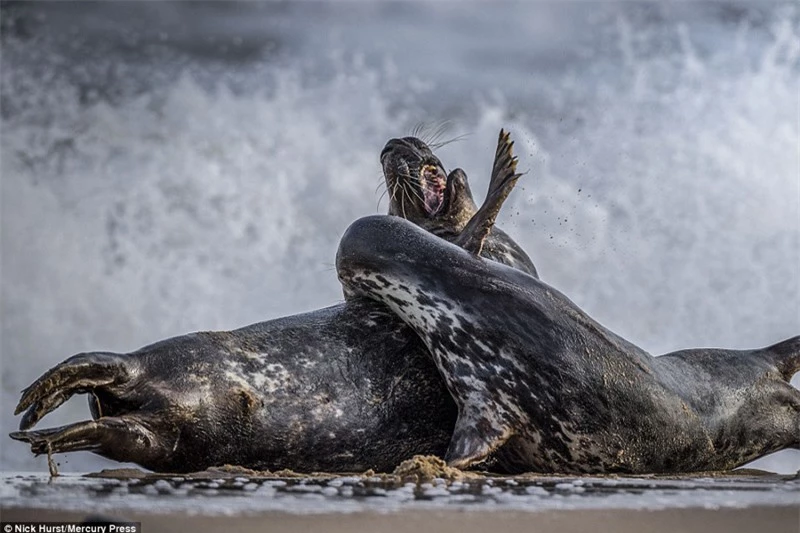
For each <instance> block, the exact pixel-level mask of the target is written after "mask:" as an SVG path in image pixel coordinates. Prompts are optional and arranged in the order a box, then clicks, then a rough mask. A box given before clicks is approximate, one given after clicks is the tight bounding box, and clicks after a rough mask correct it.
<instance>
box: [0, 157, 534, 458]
mask: <svg viewBox="0 0 800 533" xmlns="http://www.w3.org/2000/svg"><path fill="white" fill-rule="evenodd" d="M403 157H406V156H405V155H404V153H402V152H392V150H389V152H386V151H385V152H384V156H383V157H382V159H383V161H384V162H386V161H388V160H390V159H391V160H399V159H402V158H403ZM412 164H413V162H412ZM459 176H460V178H459V179H460V181H459V185H460V186H462V188H459V189H454V192H452V195H451V196H450V197H449V199H448V205H450V206H451V207H454V206H458V205H461V204H462V203H463V204H466V203H470V204H472V205H473V206H474V202H473V201H472V198H471V196H468V197H464V196H463V195H464V194H467V195H469V186H468V184H467V182H466V176H465V175H463V172H462V173H460V174H459ZM453 213H456V211H454V210H453V209H450V210H444V211H443V212H442V213H441V215H442V216H441V218H435V219H426V220H425V223H426V227H427V228H428V229H430V230H440V231H441V233H442V234H444V235H445V236H447V237H449V238H455V237H457V235H458V232H459V229H460V228H458V227H457V225H456V223H455V222H454V219H453V218H452V217H451V215H452V214H453ZM487 244H488V245H487V246H486V254H487V255H489V256H490V257H492V258H493V259H496V260H498V261H504V260H506V259H508V258H511V259H510V260H509V263H510V264H512V265H515V266H517V265H519V266H521V267H522V268H524V269H526V271H531V272H533V273H535V269H534V268H533V264H532V263H531V262H530V259H529V258H528V257H527V255H525V254H524V252H522V251H521V249H519V247H518V246H517V245H516V244H515V243H514V242H513V241H512V240H511V239H510V238H508V236H507V235H505V234H504V233H502V232H500V231H498V230H495V231H494V233H493V234H492V235H491V236H490V237H489V240H488V241H487ZM505 250H510V251H511V253H510V254H507V253H505ZM492 251H494V255H491V254H492V253H493V252H492ZM275 365H280V367H277V366H275ZM284 378H285V379H284ZM87 392H88V393H90V406H91V407H92V414H93V417H94V419H95V420H92V421H86V422H80V423H78V424H72V425H69V426H64V427H60V428H53V429H44V430H35V431H20V432H16V433H14V434H12V437H13V438H15V439H17V440H22V441H25V442H28V443H29V444H30V445H31V449H32V451H33V452H34V453H37V454H41V453H46V452H47V451H48V448H49V449H50V450H51V451H53V452H56V453H58V452H68V451H77V450H91V451H93V452H95V453H98V454H100V455H102V456H105V457H108V458H111V459H115V460H118V461H125V462H133V463H137V464H139V465H141V466H144V467H145V468H149V469H151V470H156V471H172V472H185V471H194V470H202V469H205V468H207V467H210V466H215V465H222V464H236V465H241V466H246V467H250V468H257V469H282V468H290V469H293V470H297V471H319V470H326V471H361V470H365V469H368V468H372V469H375V470H378V471H387V470H389V471H390V470H391V469H392V468H393V467H394V466H396V465H397V464H398V463H399V462H400V461H402V460H404V459H407V458H409V457H411V456H412V455H414V454H434V455H439V456H442V455H444V453H445V451H446V449H447V444H448V442H449V440H450V437H451V435H452V431H453V425H454V423H455V420H456V407H455V404H454V403H453V401H452V399H451V397H450V395H449V393H448V392H447V389H446V388H445V386H444V383H443V382H442V380H441V378H440V377H439V374H438V372H437V370H436V367H435V366H434V365H433V362H432V361H431V358H430V356H429V355H428V353H427V350H426V348H425V346H424V345H423V344H422V342H421V341H420V340H419V338H418V337H417V335H416V334H415V333H414V332H413V331H412V330H411V329H410V328H408V327H407V326H405V324H404V323H403V322H402V321H401V320H399V319H398V318H397V317H396V316H394V315H393V314H391V313H389V312H388V311H387V310H386V308H385V307H384V306H383V305H381V304H378V303H376V302H373V301H371V300H366V299H360V300H359V299H356V300H354V301H349V302H347V303H345V304H340V305H336V306H333V307H329V308H326V309H322V310H318V311H314V312H311V313H306V314H301V315H296V316H291V317H287V318H281V319H278V320H272V321H268V322H263V323H259V324H254V325H252V326H248V327H246V328H242V329H239V330H235V331H231V332H206V333H195V334H191V335H186V336H182V337H176V338H173V339H168V340H165V341H162V342H159V343H157V344H153V345H151V346H147V347H145V348H142V349H141V350H138V351H136V352H133V353H130V354H111V353H103V352H93V353H87V354H79V355H77V356H75V357H73V358H70V359H67V360H66V361H64V362H63V363H61V364H60V365H57V366H56V367H54V368H53V369H51V370H50V371H48V372H47V373H45V374H44V375H43V376H42V377H41V378H39V380H37V381H36V382H35V383H34V384H33V385H31V386H30V387H29V388H28V389H26V391H25V392H24V393H23V397H22V400H21V401H20V404H19V406H18V407H17V412H22V411H25V415H24V416H23V419H22V422H21V424H20V429H22V430H29V428H31V427H33V426H34V425H35V424H36V423H37V422H38V421H39V420H40V419H41V418H42V417H43V416H44V415H46V414H47V413H48V412H50V411H52V410H53V409H55V408H57V407H58V406H59V405H60V404H61V403H62V402H63V401H66V399H68V398H69V397H70V396H71V395H73V394H76V393H77V394H80V393H87Z"/></svg>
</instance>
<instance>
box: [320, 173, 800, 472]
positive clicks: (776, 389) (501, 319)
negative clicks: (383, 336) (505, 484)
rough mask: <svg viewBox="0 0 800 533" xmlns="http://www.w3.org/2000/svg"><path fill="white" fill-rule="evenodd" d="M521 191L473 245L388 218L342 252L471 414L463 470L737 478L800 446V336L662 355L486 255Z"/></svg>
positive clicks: (462, 441) (358, 289)
mask: <svg viewBox="0 0 800 533" xmlns="http://www.w3.org/2000/svg"><path fill="white" fill-rule="evenodd" d="M515 181H516V177H515V175H509V176H506V178H505V182H500V183H497V184H495V192H496V195H495V199H494V203H493V205H490V206H489V208H488V209H487V211H486V213H484V222H483V224H481V223H480V221H479V220H478V221H476V220H475V218H474V219H473V220H472V221H471V222H470V224H472V225H473V227H472V228H470V227H467V228H465V230H464V231H463V232H462V234H461V236H460V238H459V239H458V240H457V243H456V244H460V245H461V247H459V246H457V245H456V244H453V243H448V242H445V241H443V240H441V239H437V238H436V237H434V236H432V235H431V234H430V233H427V232H425V231H423V230H422V229H420V228H419V227H416V226H414V225H412V224H409V223H408V222H407V221H405V220H401V219H399V218H396V217H385V216H372V217H367V218H363V219H360V220H358V221H356V222H355V223H353V224H352V225H351V226H350V228H349V229H348V230H347V231H346V233H345V235H344V236H343V238H342V240H341V243H340V246H339V250H338V253H337V262H336V266H337V272H338V275H339V278H340V280H341V282H342V283H343V285H344V286H345V288H346V289H347V290H348V293H349V294H353V295H359V296H364V295H366V296H368V297H371V298H373V299H375V300H376V301H379V302H382V303H384V304H386V305H387V306H388V307H389V308H391V309H392V311H393V312H395V313H396V314H397V315H398V316H399V317H401V318H402V319H403V321H405V322H406V323H407V324H409V325H410V326H411V327H412V328H414V330H415V331H416V332H417V333H418V334H419V335H420V337H421V338H422V339H423V340H424V342H425V345H426V346H427V347H428V350H429V351H430V353H431V354H432V356H433V359H434V361H435V363H436V366H437V368H438V369H439V371H440V373H441V374H442V376H443V378H444V380H445V383H446V384H447V388H448V390H449V391H450V393H451V394H452V396H453V398H454V399H455V401H456V404H457V405H458V412H459V415H458V421H457V422H456V427H455V429H454V434H453V438H452V440H451V442H450V445H449V448H448V452H447V455H446V459H447V461H448V463H449V464H450V465H451V466H457V467H467V466H470V465H475V464H478V463H481V462H488V463H489V464H490V465H493V468H495V469H498V470H503V471H507V472H512V473H518V472H527V471H538V472H563V473H610V472H619V473H632V474H638V473H655V472H688V471H700V470H727V469H731V468H734V467H737V466H740V465H742V464H743V463H746V462H748V461H752V460H754V459H757V458H758V457H761V456H763V455H766V454H769V453H772V452H775V451H778V450H781V449H784V448H800V391H798V390H797V389H795V388H793V387H792V386H791V385H790V384H789V380H790V379H791V377H792V375H793V374H794V373H796V372H798V370H800V337H794V338H791V339H788V340H786V341H783V342H781V343H778V344H776V345H774V346H770V347H768V348H762V349H755V350H745V351H736V350H723V349H694V350H683V351H679V352H675V353H671V354H667V355H663V356H661V357H652V356H651V355H650V354H648V353H647V352H645V351H644V350H642V349H641V348H639V347H637V346H635V345H633V344H632V343H630V342H628V341H626V340H625V339H623V338H621V337H619V336H618V335H616V334H614V333H613V332H611V331H609V330H608V329H606V328H604V327H603V326H602V325H600V324H599V323H597V322H596V321H595V320H593V319H592V318H591V317H589V316H588V315H587V314H586V313H585V312H583V311H582V310H581V309H580V308H579V307H578V306H577V305H575V304H574V303H573V302H572V301H570V300H569V299H568V298H567V297H566V296H565V295H564V294H562V293H560V292H559V291H558V290H556V289H555V288H553V287H551V286H549V285H548V284H546V283H544V282H542V281H540V280H538V279H537V278H535V277H533V276H530V275H527V274H525V273H524V272H521V271H519V270H514V269H511V268H508V267H506V266H503V265H500V264H498V263H495V262H492V261H486V260H484V259H482V258H480V257H478V256H477V255H476V253H477V252H478V251H480V249H481V246H482V244H483V238H484V237H485V234H486V231H487V230H486V226H487V225H491V224H492V223H493V217H494V216H495V215H496V210H498V209H499V206H500V204H501V203H502V201H503V199H504V198H505V196H504V195H505V194H507V193H508V192H509V190H510V188H511V187H513V185H514V183H515ZM489 199H490V200H491V195H490V198H489ZM491 203H492V202H490V204H491ZM484 205H485V206H486V204H484ZM479 214H480V213H479ZM476 218H480V217H479V216H478V215H476ZM473 222H475V224H473Z"/></svg>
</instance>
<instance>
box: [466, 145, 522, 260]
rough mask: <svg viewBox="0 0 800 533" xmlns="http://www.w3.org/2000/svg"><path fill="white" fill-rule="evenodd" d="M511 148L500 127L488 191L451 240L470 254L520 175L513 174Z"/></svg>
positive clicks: (478, 249) (476, 252) (514, 161)
mask: <svg viewBox="0 0 800 533" xmlns="http://www.w3.org/2000/svg"><path fill="white" fill-rule="evenodd" d="M513 148H514V141H512V140H511V135H510V134H509V133H508V132H506V131H505V130H502V129H501V130H500V135H499V136H498V138H497V150H496V151H495V155H494V164H493V165H492V176H491V178H490V179H489V192H488V193H487V194H486V199H485V200H484V201H483V204H482V205H481V207H480V209H478V212H477V213H475V214H474V215H473V216H472V218H471V219H469V222H467V225H466V226H465V227H464V229H463V230H462V231H461V234H460V235H459V236H458V238H457V239H456V240H455V244H457V245H458V246H460V247H461V248H463V249H465V250H467V251H468V252H470V253H472V254H474V255H480V253H481V250H482V249H483V243H484V241H485V240H486V237H487V236H488V235H489V232H490V231H491V230H492V227H493V226H494V222H495V219H497V215H498V213H500V208H501V207H502V206H503V202H505V200H506V198H508V195H509V194H510V193H511V190H512V189H513V188H514V185H516V183H517V180H518V179H519V178H520V176H522V174H518V173H517V158H516V157H514V155H513Z"/></svg>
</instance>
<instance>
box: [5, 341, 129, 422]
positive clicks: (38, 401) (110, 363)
mask: <svg viewBox="0 0 800 533" xmlns="http://www.w3.org/2000/svg"><path fill="white" fill-rule="evenodd" d="M131 370H132V369H131V368H130V363H129V362H128V360H127V359H126V358H124V357H122V356H120V355H118V354H113V353H104V352H92V353H82V354H78V355H75V356H73V357H70V358H69V359H67V360H66V361H64V362H62V363H60V364H58V365H56V366H55V367H53V368H51V369H50V370H48V371H47V372H46V373H45V374H44V375H42V376H41V377H40V378H39V379H37V380H36V381H35V382H33V384H32V385H31V386H30V387H28V388H27V389H25V390H24V391H22V398H20V401H19V403H18V404H17V407H16V409H15V410H14V414H15V415H18V414H20V413H21V412H23V411H26V412H25V415H24V416H23V417H22V420H21V421H20V424H19V428H20V429H21V430H26V429H30V428H31V427H33V426H35V425H36V423H37V422H39V420H41V419H42V417H44V416H45V415H46V414H47V413H49V412H51V411H53V410H54V409H56V408H57V407H58V406H59V405H61V404H62V403H64V402H65V401H67V400H68V399H70V398H71V397H72V396H73V395H74V394H77V393H84V392H89V391H91V390H93V389H96V388H104V387H105V388H107V387H115V386H120V385H124V384H125V383H126V382H127V381H128V380H129V379H130V377H131Z"/></svg>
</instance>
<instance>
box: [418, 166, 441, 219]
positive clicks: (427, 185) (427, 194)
mask: <svg viewBox="0 0 800 533" xmlns="http://www.w3.org/2000/svg"><path fill="white" fill-rule="evenodd" d="M419 187H420V189H421V190H422V198H423V203H424V205H425V212H426V213H427V214H428V216H434V215H436V214H437V213H438V212H439V210H440V209H441V208H442V205H443V204H444V191H445V189H446V188H447V176H445V175H444V172H443V171H442V169H441V167H438V166H435V165H430V164H428V165H423V166H422V168H421V169H420V171H419Z"/></svg>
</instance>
